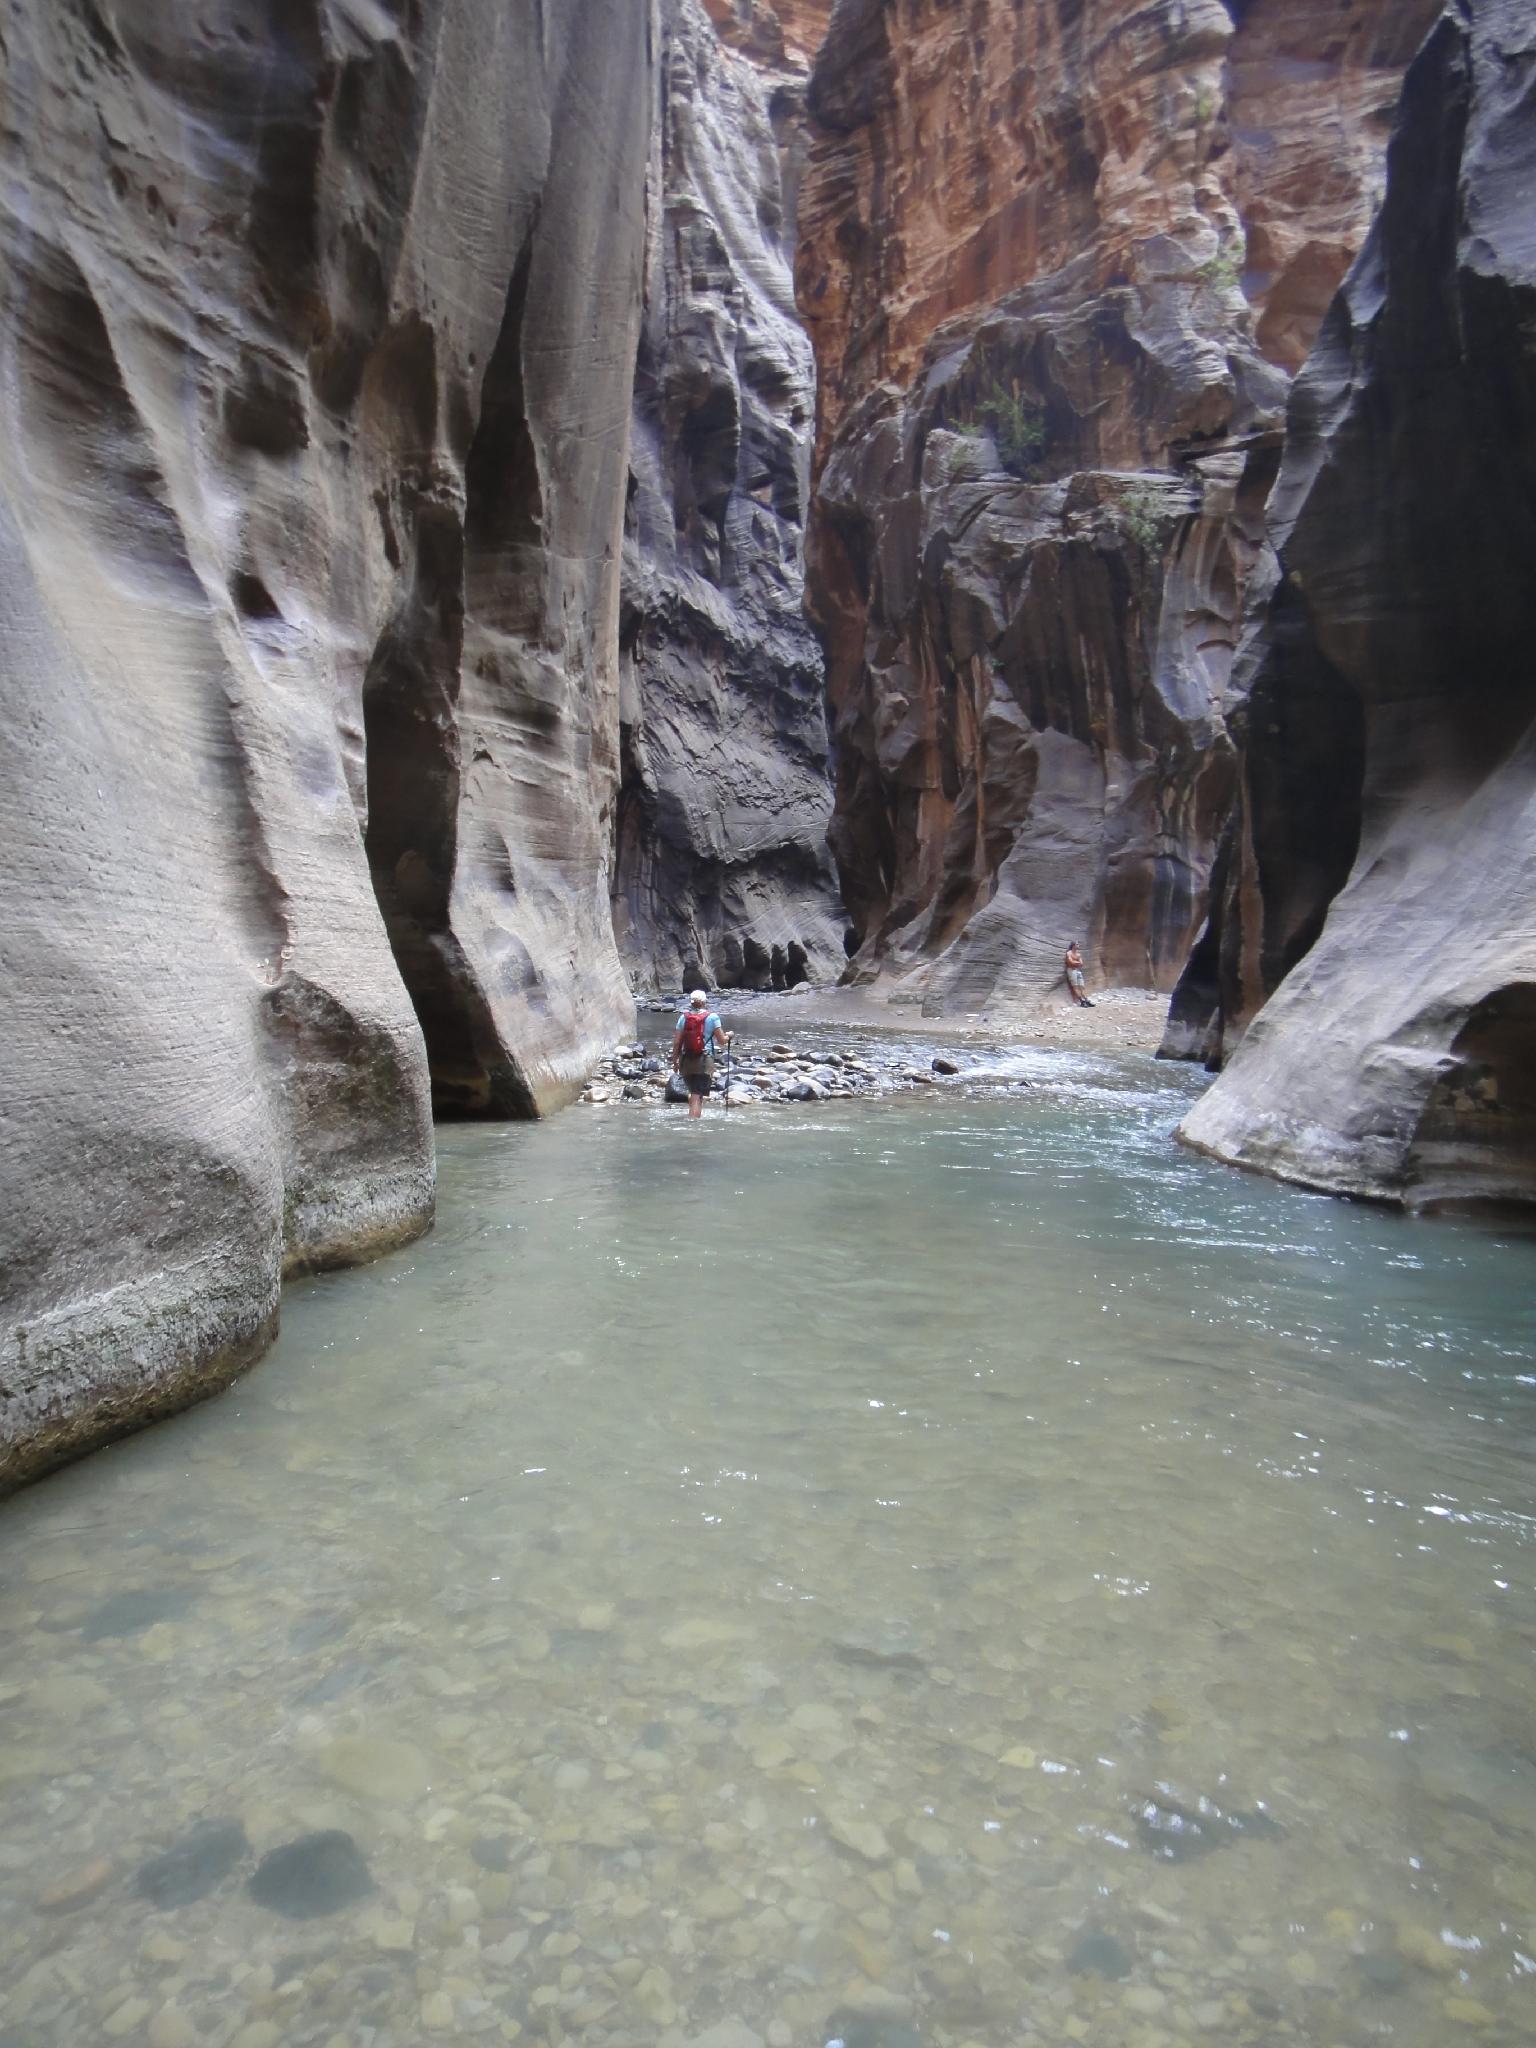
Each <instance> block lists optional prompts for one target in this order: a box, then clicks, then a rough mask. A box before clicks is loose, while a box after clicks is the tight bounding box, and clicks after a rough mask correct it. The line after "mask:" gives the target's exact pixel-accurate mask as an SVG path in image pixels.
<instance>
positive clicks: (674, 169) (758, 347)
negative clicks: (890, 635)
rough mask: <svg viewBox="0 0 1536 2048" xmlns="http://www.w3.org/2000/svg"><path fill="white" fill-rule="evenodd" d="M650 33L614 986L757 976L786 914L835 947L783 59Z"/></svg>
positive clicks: (808, 359)
mask: <svg viewBox="0 0 1536 2048" xmlns="http://www.w3.org/2000/svg"><path fill="white" fill-rule="evenodd" d="M717 11H718V10H717ZM661 30H662V59H661V100H660V106H659V112H658V120H657V129H656V139H655V144H654V147H653V153H652V165H651V190H652V194H653V204H654V206H655V208H656V211H657V214H658V216H659V227H658V232H657V234H656V236H655V239H654V241H653V243H652V246H651V253H650V262H649V265H648V269H647V275H646V306H645V317H644V322H643V325H642V330H641V337H640V352H639V364H638V370H637V374H636V380H635V414H634V427H633V434H632V439H631V453H630V462H631V470H632V488H631V492H630V498H629V508H628V515H627V518H626V522H625V544H624V608H623V620H622V645H623V670H622V692H623V694H622V709H623V781H622V786H621V790H620V796H619V808H618V817H617V831H616V851H617V858H616V863H615V870H614V876H613V892H614V923H615V927H616V930H617V932H618V935H619V943H620V946H621V949H622V951H623V954H624V958H625V960H626V963H627V964H628V965H629V966H630V968H631V972H632V974H633V976H634V978H635V980H636V982H637V985H640V986H652V987H654V986H667V985H668V984H670V983H671V982H672V981H673V980H675V979H676V978H677V976H678V970H679V962H680V961H681V960H682V959H684V957H685V956H689V955H693V954H699V955H702V959H703V962H704V963H705V964H706V965H707V967H708V969H709V972H708V973H707V974H706V973H702V972H701V973H700V974H699V975H698V977H697V978H698V980H699V981H701V982H705V983H706V984H707V985H714V984H716V983H721V984H726V985H740V984H743V983H744V984H745V985H746V986H749V987H750V986H766V984H767V980H768V979H769V978H772V980H773V986H774V987H776V988H779V987H784V986H786V985H787V982H786V979H785V976H786V975H787V967H786V966H785V965H784V960H785V955H784V950H783V949H784V947H785V945H786V942H787V939H788V936H789V935H790V934H791V933H793V934H795V935H796V936H797V937H800V938H803V939H804V940H805V942H806V946H807V947H808V950H809V953H810V955H811V956H813V957H814V959H815V960H816V962H817V964H818V967H819V968H820V969H821V970H822V971H824V972H827V973H829V974H830V973H831V972H832V971H834V969H835V968H836V967H837V966H840V965H841V961H840V959H839V957H838V947H839V940H838V933H839V931H840V929H841V924H842V919H841V916H840V914H839V910H838V906H837V899H836V889H835V886H834V883H833V878H832V864H831V859H830V855H829V853H828V850H827V844H826V832H827V823H828V820H829V818H830V815H831V808H832V792H831V783H830V778H829V774H828V767H827V728H826V710H825V703H824V698H823V692H822V661H821V652H820V649H819V647H818V646H817V643H816V640H815V637H814V635H813V634H812V633H811V630H810V628H809V627H808V626H807V624H806V621H805V618H804V615H803V597H804V583H805V569H804V547H805V522H806V515H807V510H808V502H809V496H810V457H811V436H812V431H813V423H814V413H815V403H816V397H815V374H814V364H813V359H812V354H811V347H810V343H809V341H808V340H807V338H806V335H805V332H804V329H803V327H802V326H801V324H800V321H799V319H798V318H797V316H796V312H795V303H794V287H793V280H792V277H791V272H790V258H791V253H792V251H793V248H794V242H795V195H796V189H797V184H798V177H799V163H800V156H801V154H802V153H803V134H804V120H803V100H804V91H805V64H804V57H803V55H801V54H797V51H796V49H795V48H793V47H788V48H786V46H785V45H784V44H783V43H782V41H781V42H779V43H778V44H776V45H774V46H771V48H765V47H764V46H763V45H762V44H761V42H760V41H758V40H757V39H755V38H751V37H748V38H746V39H745V40H746V47H747V49H748V50H749V51H750V52H751V54H750V56H749V55H746V54H737V53H736V52H735V51H733V50H731V49H729V48H726V47H723V46H722V44H721V41H720V39H719V36H718V35H717V33H716V30H715V28H714V27H713V26H712V24H711V21H710V18H709V16H708V14H706V12H705V9H704V7H703V6H702V5H701V4H700V0H663V4H662V8H661ZM747 945H751V946H753V947H755V948H759V949H761V948H765V947H777V948H778V949H779V950H780V961H781V966H780V970H779V974H778V975H777V976H772V975H771V974H770V975H768V976H764V975H762V972H761V969H760V968H759V967H758V966H757V964H756V963H755V962H754V963H753V964H752V965H750V966H749V965H748V964H747V962H746V959H745V957H744V954H745V947H746V946H747ZM691 971H692V970H691V969H690V970H689V972H690V973H691ZM801 971H802V973H803V972H804V967H803V965H802V970H801ZM682 978H683V980H684V982H685V985H690V984H689V983H688V976H687V974H685V975H684V976H683V977H682Z"/></svg>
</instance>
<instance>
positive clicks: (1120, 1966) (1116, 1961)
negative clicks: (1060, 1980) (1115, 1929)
mask: <svg viewBox="0 0 1536 2048" xmlns="http://www.w3.org/2000/svg"><path fill="white" fill-rule="evenodd" d="M1135 1961H1136V1958H1135V1957H1134V1956H1133V1955H1132V1953H1131V1951H1130V1950H1129V1949H1128V1948H1127V1947H1126V1946H1125V1944H1124V1942H1122V1941H1116V1939H1115V1937H1114V1936H1113V1935H1112V1934H1106V1933H1105V1932H1104V1931H1103V1930H1102V1928H1090V1929H1089V1930H1087V1931H1086V1932H1085V1933H1083V1934H1080V1935H1079V1936H1078V1938H1077V1940H1076V1941H1075V1942H1074V1943H1073V1944H1072V1947H1071V1950H1070V1951H1069V1953H1068V1955H1067V1968H1068V1969H1069V1970H1070V1971H1071V1972H1072V1974H1073V1975H1074V1976H1075V1977H1111V1978H1120V1977H1129V1975H1130V1974H1131V1970H1132V1968H1133V1966H1134V1964H1135Z"/></svg>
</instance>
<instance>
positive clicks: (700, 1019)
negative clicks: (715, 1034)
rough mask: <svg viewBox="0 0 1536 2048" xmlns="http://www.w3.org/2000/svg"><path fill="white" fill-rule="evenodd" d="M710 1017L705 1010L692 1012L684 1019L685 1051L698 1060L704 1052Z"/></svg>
mask: <svg viewBox="0 0 1536 2048" xmlns="http://www.w3.org/2000/svg"><path fill="white" fill-rule="evenodd" d="M708 1023H709V1017H708V1015H707V1013H706V1012H705V1011H703V1010H690V1011H689V1012H688V1014H687V1015H686V1016H685V1017H684V1019H683V1051H684V1052H685V1053H687V1054H688V1055H689V1057H690V1058H692V1059H697V1058H698V1056H699V1055H700V1053H702V1052H703V1050H704V1040H705V1036H706V1027H707V1026H708Z"/></svg>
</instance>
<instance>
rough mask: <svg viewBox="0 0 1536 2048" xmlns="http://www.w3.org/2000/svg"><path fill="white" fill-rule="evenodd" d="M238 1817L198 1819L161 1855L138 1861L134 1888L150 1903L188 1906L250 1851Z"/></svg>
mask: <svg viewBox="0 0 1536 2048" xmlns="http://www.w3.org/2000/svg"><path fill="white" fill-rule="evenodd" d="M250 1847H251V1845H250V1843H249V1842H248V1841H247V1840H246V1836H245V1829H244V1828H243V1827H242V1826H241V1824H240V1822H239V1821H237V1820H200V1821H199V1822H198V1823H197V1825H196V1826H195V1827H194V1828H192V1829H190V1830H189V1831H188V1832H187V1833H186V1834H185V1835H183V1836H182V1838H181V1840H180V1841H179V1842H173V1843H172V1845H171V1847H170V1848H169V1849H167V1850H165V1852H164V1853H163V1854H162V1855H159V1856H151V1857H150V1858H149V1860H148V1862H146V1863H141V1864H140V1865H139V1868H138V1872H137V1874H136V1875H135V1877H134V1880H133V1882H134V1888H135V1890H136V1891H137V1892H138V1893H139V1895H140V1897H141V1898H145V1899H148V1901H149V1903H150V1904H151V1905H152V1906H160V1907H170V1906H190V1905H191V1903H192V1902H193V1900H194V1899H201V1898H204V1897H206V1896H207V1894H208V1893H209V1892H211V1891H212V1890H213V1889H214V1887H215V1886H216V1885H220V1884H222V1883H223V1881H224V1879H225V1878H226V1877H228V1876H229V1874H230V1872H231V1871H232V1870H233V1869H234V1868H235V1866H236V1865H237V1864H239V1863H242V1862H244V1860H245V1858H246V1856H247V1855H249V1853H250Z"/></svg>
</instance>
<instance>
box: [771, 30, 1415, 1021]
mask: <svg viewBox="0 0 1536 2048" xmlns="http://www.w3.org/2000/svg"><path fill="white" fill-rule="evenodd" d="M1433 13H1434V4H1433V0H1412V4H1410V5H1407V6H1401V5H1394V6H1391V7H1389V6H1387V5H1386V4H1385V0H1347V4H1346V5H1344V6H1342V7H1340V6H1337V5H1333V4H1329V5H1327V6H1325V5H1323V4H1322V0H1313V4H1303V5H1299V6H1298V5H1294V4H1285V0H1248V4H1245V5H1241V6H1239V5H1236V4H1234V5H1232V6H1230V7H1228V6H1223V5H1221V4H1220V0H1157V4H1149V5H1146V6H1141V7H1138V8H1135V9H1133V10H1127V9H1125V8H1124V7H1123V6H1121V5H1119V4H1118V0H1042V4H1041V5H1038V6H1031V7H1027V8H1021V7H1017V6H1015V5H1013V4H1011V0H961V4H939V0H839V4H838V6H837V8H836V10H835V12H834V15H833V17H832V21H831V24H830V27H829V30H828V34H827V37H826V40H825V43H824V45H823V47H822V50H821V53H820V56H819V58H818V60H817V64H816V68H815V72H814V74H813V79H812V86H811V93H810V102H809V103H810V108H811V113H812V116H813V121H814V124H815V135H816V140H815V144H814V147H813V150H812V153H811V158H810V163H809V167H808V170H807V174H806V179H805V184H804V188H803V194H802V244H801V250H800V256H799V265H798V289H799V298H800V304H801V308H802V311H803V314H804V316H805V318H806V321H807V324H808V326H809V328H810V331H811V334H812V337H813V340H814V342H815V345H816V353H817V359H818V366H819V372H820V418H819V426H818V437H819V453H820V465H821V466H820V470H819V476H820V483H819V489H818V494H817V498H816V501H815V505H814V508H813V518H812V533H811V542H810V562H809V581H810V597H811V606H812V610H813V614H814V616H815V619H816V622H817V625H818V628H819V631H820V633H821V636H822V639H823V642H824V645H825V647H826V650H827V663H828V689H829V697H830V703H831V708H832V716H833V748H834V759H835V764H836V776H837V793H836V816H835V820H834V826H833V845H834V848H835V851H836V855H837V860H838V866H839V872H840V876H841V880H842V886H843V893H844V898H845V901H846V904H847V908H848V912H849V915H850V918H851V921H852V924H853V927H854V931H855V934H856V938H857V942H858V946H859V951H858V954H857V958H856V962H855V967H854V972H855V974H856V976H857V977H858V978H860V979H866V980H868V979H874V978H879V979H880V980H881V981H882V983H883V984H884V985H885V987H886V988H887V991H888V992H889V993H890V994H892V995H893V996H896V997H898V998H910V999H914V1000H922V1001H923V1002H924V1003H925V1005H926V1006H927V1007H928V1008H929V1009H930V1010H934V1011H940V1010H944V1009H946V1008H960V1009H976V1008H979V1007H981V1006H982V1005H984V1004H986V1003H987V1002H989V1001H993V1000H997V999H1003V998H1007V997H1010V996H1022V995H1026V994H1030V993H1037V992H1039V991H1041V990H1043V989H1045V988H1048V987H1049V986H1050V985H1051V984H1052V983H1053V982H1055V981H1058V980H1059V978H1060V973H1061V955H1062V952H1063V950H1064V948H1065V945H1066V943H1067V941H1068V940H1069V939H1071V938H1073V937H1076V938H1078V939H1079V941H1080V942H1081V943H1082V944H1083V945H1084V948H1085V951H1086V952H1087V953H1088V955H1089V961H1090V969H1091V973H1092V974H1094V975H1097V976H1098V977H1100V978H1102V979H1107V980H1111V981H1124V982H1137V983H1143V984H1151V985H1155V986H1158V987H1164V988H1167V987H1171V986H1172V984H1173V981H1174V979H1175V977H1176V976H1177V974H1178V971H1179V969H1180V967H1181V965H1182V963H1183V961H1184V959H1185V957H1186V954H1187V952H1188V948H1189V944H1190V941H1191V939H1192V937H1193V935H1194V933H1195V931H1196V929H1197V928H1198V925H1199V923H1200V920H1201V917H1202V915H1203V912H1204V908H1205V904H1206V900H1207V896H1208V891H1209V880H1210V871H1211V866H1212V862H1213V859H1214V857H1215V853H1216V840H1217V835H1218V832H1219V829H1220V826H1221V822H1222V819H1223V818H1224V816H1225V814H1226V811H1227V809H1228V806H1229V804H1230V802H1231V799H1232V795H1233V791H1234V788H1235V783H1236V765H1235V755H1234V751H1233V748H1232V746H1231V743H1230V742H1229V740H1228V737H1227V734H1226V730H1225V710H1226V705H1227V695H1228V688H1229V683H1230V678H1231V671H1232V664H1233V660H1234V655H1235V650H1236V647H1237V643H1238V639H1239V635H1240V632H1241V627H1242V620H1243V615H1244V608H1245V603H1246V593H1247V588H1248V583H1249V579H1250V577H1251V575H1252V573H1253V571H1254V568H1255V566H1256V564H1257V563H1258V562H1259V561H1260V559H1261V554H1262V547H1263V533H1264V507H1265V504H1266V500H1267V498H1268V494H1269V491H1270V488H1271V487H1272V484H1273V481H1274V476H1275V473H1276V469H1277V466H1278V460H1279V444H1280V439H1281V430H1282V424H1283V415H1284V401H1285V393H1286V385H1287V381H1288V374H1289V372H1290V371H1291V370H1293V369H1294V368H1295V366H1296V364H1297V363H1298V362H1299V360H1300V359H1301V357H1302V355H1303V354H1304V353H1305V350H1306V347H1307V345H1308V344H1309V342H1310V340H1311V337H1312V335H1313V333H1314V332H1315V331H1316V326H1317V322H1318V321H1319V319H1320V318H1321V315H1322V312H1323V309H1324V307H1325V306H1326V304H1327V301H1328V298H1329V296H1330V294H1331V292H1332V290H1333V288H1334V287H1335V285H1336V284H1337V283H1338V281H1339V279H1340V278H1341V277H1342V275H1343V273H1344V270H1345V268H1346V267H1347V264H1348V262H1349V260H1350V257H1351V256H1352V255H1353V253H1354V251H1355V249H1356V248H1357V247H1358V245H1359V242H1360V239H1361V237H1362V235H1363V234H1364V232H1365V228H1366V225H1367V223H1368V220H1369V217H1370V213H1371V210H1372V208H1373V206H1374V204H1375V201H1376V197H1377V193H1378V190H1379V181H1380V169H1381V163H1382V157H1383V152H1384V148H1385V142H1386V137H1387V133H1388V128H1389V122H1390V115H1391V110H1392V107H1393V104H1394V102H1395V99H1396V95H1397V89H1398V84H1399V80H1400V76H1401V71H1402V67H1403V64H1404V63H1405V62H1406V59H1407V56H1408V55H1409V54H1410V53H1411V50H1412V48H1413V47H1414V43H1415V41H1416V39H1417V37H1418V36H1419V35H1420V34H1421V33H1422V31H1423V29H1424V28H1425V27H1426V26H1427V25H1428V22H1429V21H1430V20H1431V19H1432V17H1433Z"/></svg>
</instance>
